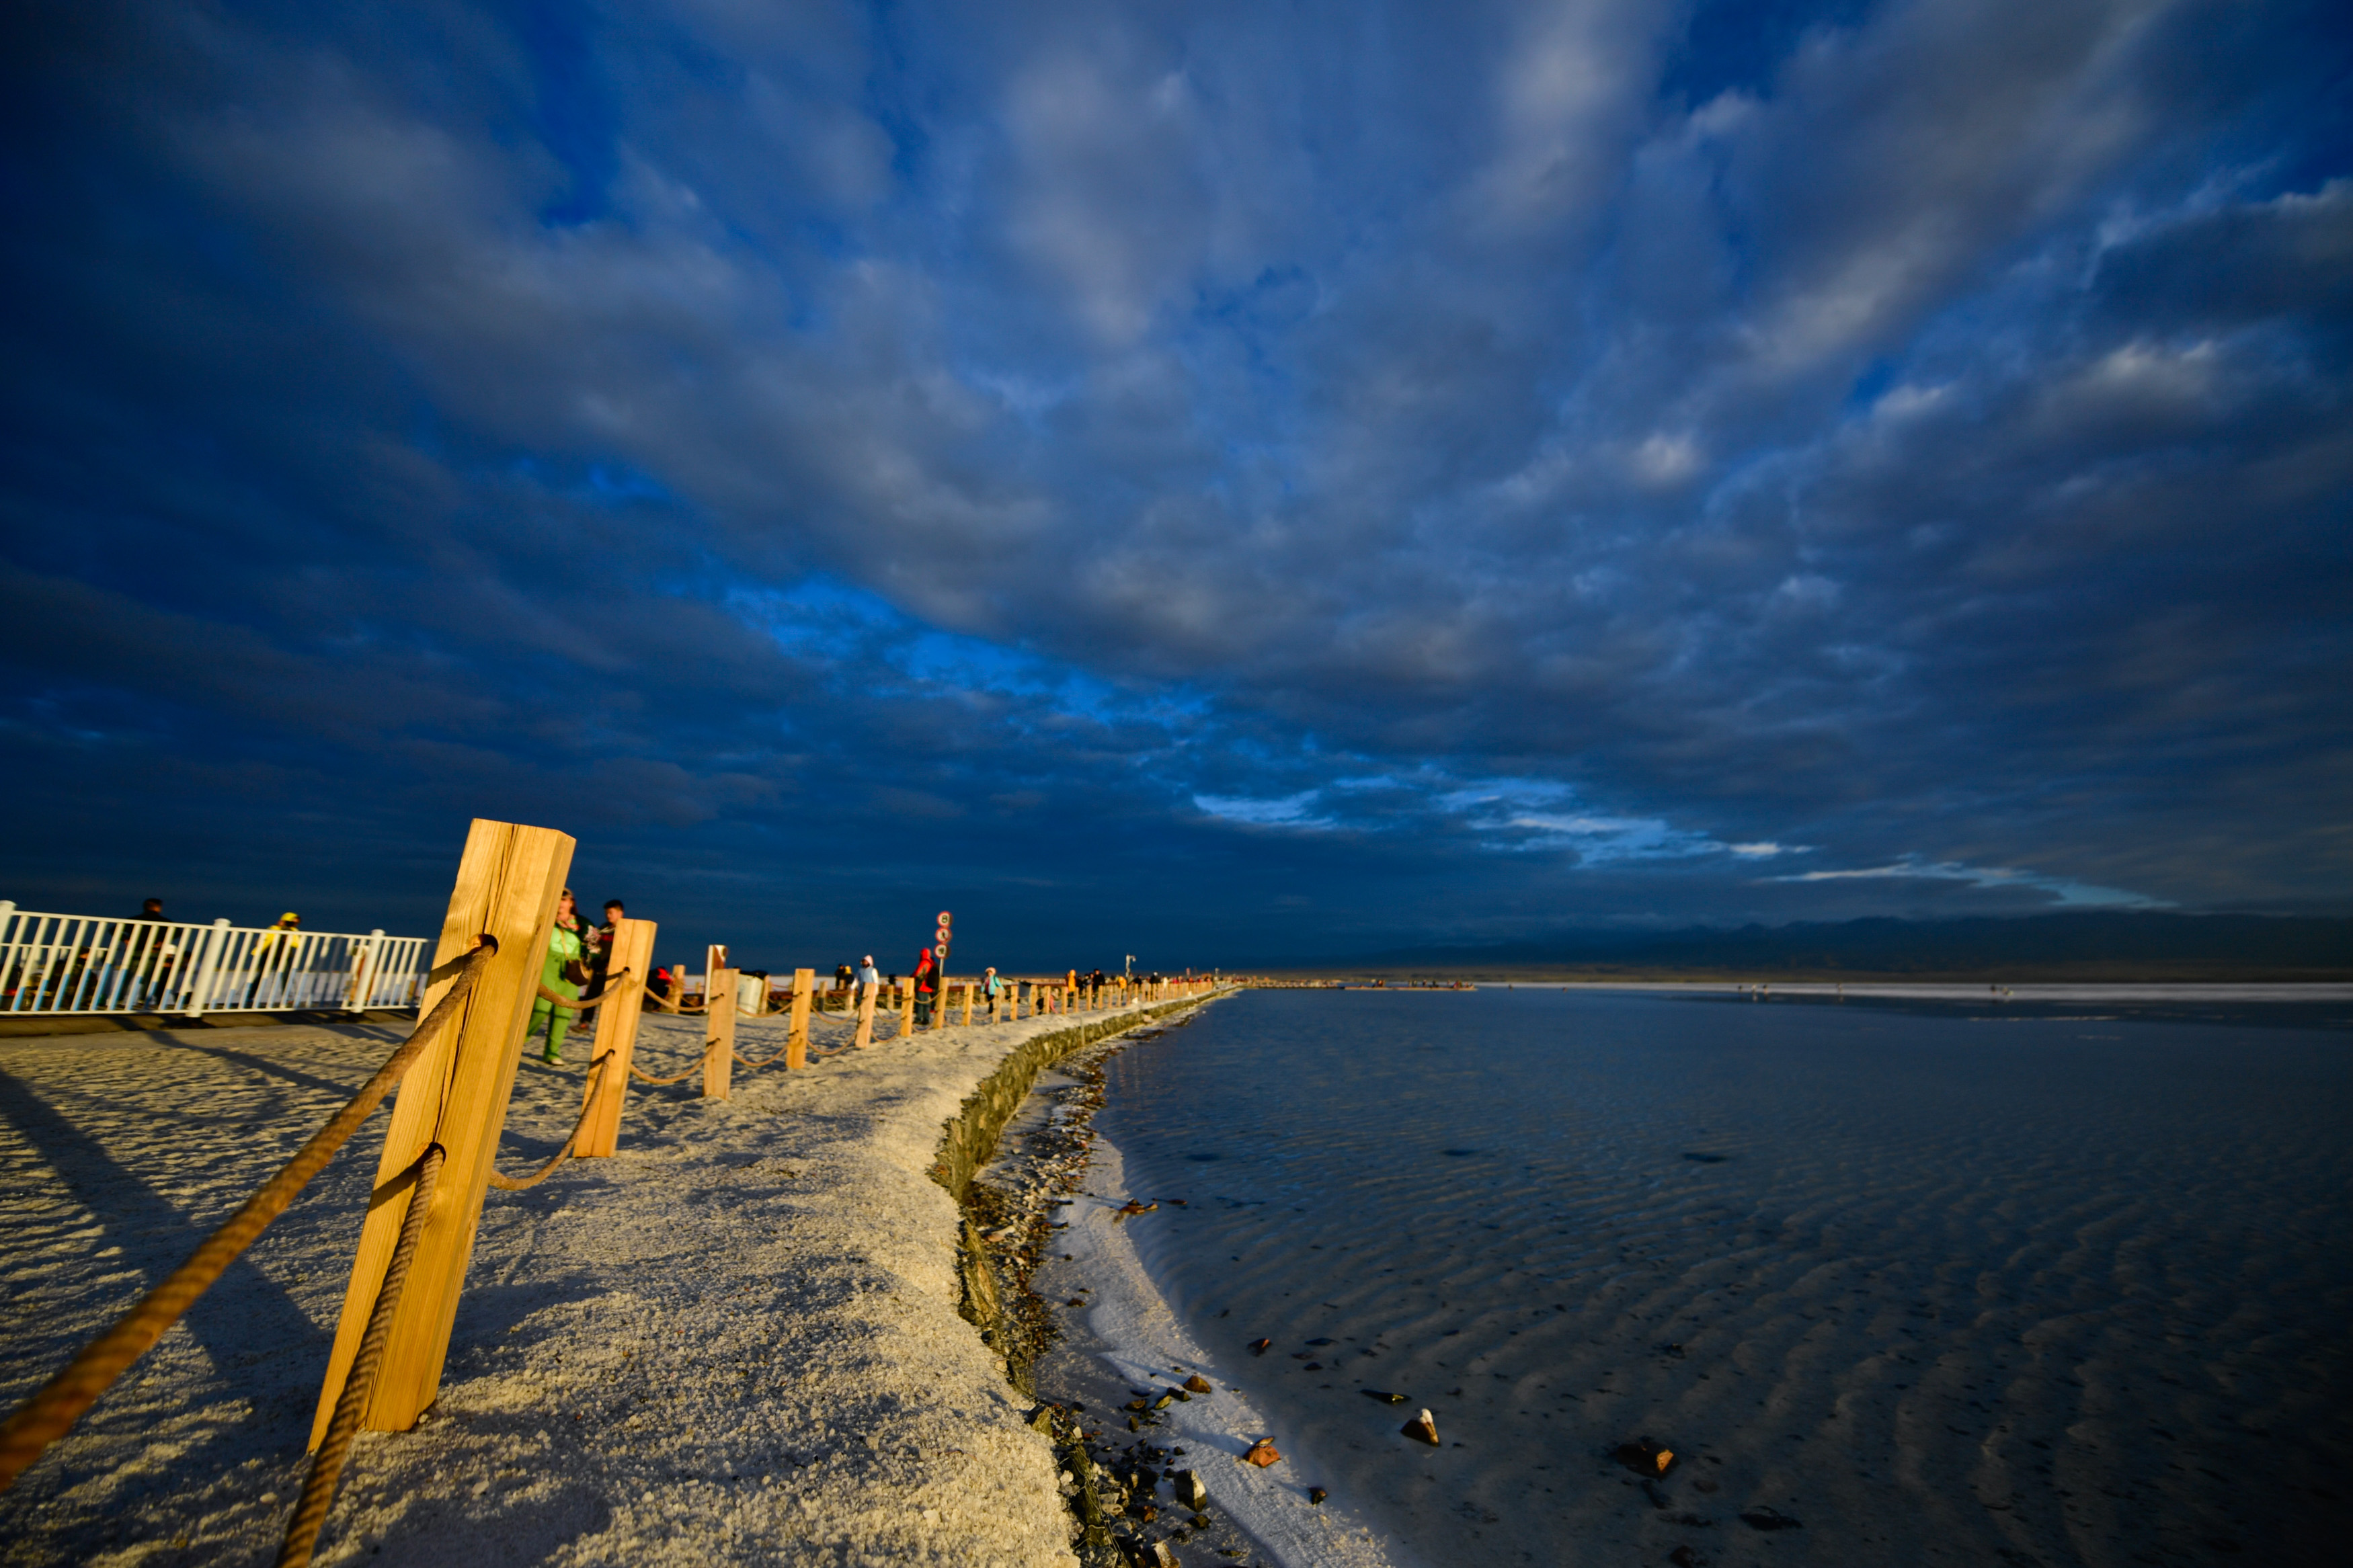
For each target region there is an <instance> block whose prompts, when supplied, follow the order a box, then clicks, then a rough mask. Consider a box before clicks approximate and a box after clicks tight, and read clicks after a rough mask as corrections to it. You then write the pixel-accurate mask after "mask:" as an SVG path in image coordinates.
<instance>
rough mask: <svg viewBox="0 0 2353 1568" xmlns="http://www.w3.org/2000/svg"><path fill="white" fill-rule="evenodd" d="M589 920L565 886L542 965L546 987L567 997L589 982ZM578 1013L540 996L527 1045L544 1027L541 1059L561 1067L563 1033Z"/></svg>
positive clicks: (577, 993) (533, 1007)
mask: <svg viewBox="0 0 2353 1568" xmlns="http://www.w3.org/2000/svg"><path fill="white" fill-rule="evenodd" d="M588 938H589V929H588V922H587V921H584V920H582V919H581V918H580V906H579V904H578V903H577V902H575V900H574V899H573V897H572V889H569V888H566V889H564V892H563V895H562V896H561V897H559V898H558V899H557V900H555V919H554V921H553V922H551V923H550V924H549V926H548V928H547V953H546V956H545V957H544V958H543V959H542V960H541V962H540V966H539V984H540V987H541V989H542V990H543V991H553V992H554V993H555V994H557V995H558V996H561V997H563V998H565V1000H567V1001H577V1000H578V999H579V996H580V988H581V987H582V986H583V985H585V984H587V983H588V966H587V962H586V960H587V953H588ZM509 1016H512V1014H510V1015H509ZM578 1016H580V1014H579V1011H578V1010H577V1009H576V1008H572V1007H566V1006H565V1005H563V1004H562V1003H559V1002H551V1001H549V1000H548V999H547V998H546V997H545V996H544V995H543V996H541V997H540V999H539V1000H538V1001H536V1002H533V1004H532V1005H531V1027H530V1028H528V1029H526V1030H524V1031H523V1044H524V1047H525V1048H529V1047H530V1044H531V1041H532V1039H533V1037H535V1036H537V1035H538V1033H539V1032H540V1030H541V1029H542V1028H543V1027H544V1028H545V1029H546V1030H547V1049H546V1051H545V1053H544V1054H543V1056H542V1057H541V1058H540V1059H541V1060H543V1061H544V1062H546V1063H547V1064H548V1065H549V1066H551V1067H562V1066H563V1065H564V1037H565V1034H566V1033H567V1032H569V1031H570V1029H571V1027H572V1024H573V1020H574V1019H575V1018H577V1017H578Z"/></svg>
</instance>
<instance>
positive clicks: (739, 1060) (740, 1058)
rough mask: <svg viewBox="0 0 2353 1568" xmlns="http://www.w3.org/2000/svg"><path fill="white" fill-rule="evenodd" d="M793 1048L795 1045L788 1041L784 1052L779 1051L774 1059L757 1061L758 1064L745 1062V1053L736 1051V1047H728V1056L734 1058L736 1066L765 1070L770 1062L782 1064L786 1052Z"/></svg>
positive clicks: (768, 1058) (767, 1058)
mask: <svg viewBox="0 0 2353 1568" xmlns="http://www.w3.org/2000/svg"><path fill="white" fill-rule="evenodd" d="M792 1048H793V1043H792V1042H791V1041H790V1040H786V1042H785V1049H784V1050H782V1051H778V1052H777V1053H776V1055H775V1056H773V1057H765V1058H762V1059H760V1060H759V1061H756V1062H752V1061H745V1060H744V1053H743V1052H741V1051H739V1050H737V1049H736V1048H735V1047H733V1046H730V1047H727V1054H728V1055H729V1056H731V1057H733V1058H735V1065H736V1066H738V1067H747V1068H764V1067H766V1066H767V1065H768V1064H769V1063H770V1062H780V1061H783V1060H784V1059H785V1052H786V1051H789V1050H791V1049H792Z"/></svg>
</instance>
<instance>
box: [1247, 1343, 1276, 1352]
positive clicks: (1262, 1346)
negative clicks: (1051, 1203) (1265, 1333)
mask: <svg viewBox="0 0 2353 1568" xmlns="http://www.w3.org/2000/svg"><path fill="white" fill-rule="evenodd" d="M1273 1343H1274V1342H1273V1341H1272V1340H1252V1341H1251V1342H1250V1354H1252V1355H1264V1354H1265V1353H1266V1352H1267V1351H1268V1350H1269V1348H1271V1346H1272V1345H1273Z"/></svg>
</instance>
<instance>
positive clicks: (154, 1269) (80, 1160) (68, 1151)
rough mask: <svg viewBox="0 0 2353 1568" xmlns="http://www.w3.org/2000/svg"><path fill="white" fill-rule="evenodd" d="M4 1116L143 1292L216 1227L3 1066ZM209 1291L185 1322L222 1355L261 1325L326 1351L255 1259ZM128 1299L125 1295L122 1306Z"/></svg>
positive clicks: (225, 1360) (0, 1106)
mask: <svg viewBox="0 0 2353 1568" xmlns="http://www.w3.org/2000/svg"><path fill="white" fill-rule="evenodd" d="M0 1116H5V1118H7V1120H8V1121H10V1122H11V1123H12V1124H13V1125H14V1126H15V1127H16V1131H18V1132H20V1133H22V1134H23V1135H24V1137H25V1141H26V1142H28V1143H30V1144H32V1146H33V1147H34V1149H35V1150H36V1151H37V1152H38V1153H39V1154H40V1156H41V1157H42V1158H43V1159H44V1160H46V1161H47V1163H48V1166H49V1169H50V1170H52V1171H54V1172H55V1173H57V1174H58V1177H59V1178H60V1179H61V1180H63V1181H64V1183H65V1184H66V1185H67V1186H69V1187H70V1188H71V1189H72V1190H73V1194H74V1197H75V1199H76V1201H78V1202H79V1203H80V1205H82V1207H83V1208H84V1209H86V1210H88V1211H89V1214H90V1221H91V1223H92V1224H94V1225H96V1226H99V1227H100V1232H101V1234H102V1235H103V1237H105V1239H106V1241H107V1242H109V1243H111V1244H112V1245H114V1246H116V1247H121V1249H122V1261H123V1264H124V1266H125V1267H127V1268H135V1269H137V1270H138V1271H139V1272H140V1273H141V1274H142V1275H143V1276H144V1280H143V1283H142V1287H141V1289H142V1292H143V1291H145V1290H150V1289H154V1287H155V1286H156V1285H157V1284H159V1283H161V1282H162V1280H163V1279H164V1276H165V1275H166V1274H169V1273H170V1272H171V1271H172V1270H173V1269H174V1268H178V1267H179V1266H180V1264H182V1263H183V1262H185V1261H186V1259H187V1257H188V1255H189V1254H190V1253H192V1252H194V1251H195V1249H196V1247H197V1246H198V1244H199V1243H201V1242H202V1241H203V1240H204V1239H205V1237H206V1236H207V1235H209V1234H211V1232H210V1228H209V1227H205V1228H199V1227H198V1226H196V1225H195V1222H193V1221H191V1220H190V1219H189V1218H188V1217H187V1216H186V1215H183V1214H182V1213H181V1212H180V1211H179V1210H178V1209H177V1208H176V1207H174V1205H172V1204H171V1203H170V1202H169V1201H168V1200H166V1199H165V1198H164V1197H162V1196H160V1195H159V1194H157V1193H156V1192H155V1191H154V1190H153V1188H151V1187H149V1186H148V1185H147V1184H146V1183H144V1182H142V1181H141V1180H140V1179H139V1177H138V1176H136V1175H134V1174H133V1173H131V1172H130V1171H128V1170H125V1169H124V1168H123V1167H122V1166H121V1165H119V1164H117V1163H115V1161H114V1158H113V1156H112V1155H111V1154H109V1153H108V1152H106V1151H105V1149H103V1148H102V1147H100V1145H99V1144H98V1142H96V1141H95V1140H93V1139H91V1138H90V1137H89V1136H87V1135H86V1134H84V1133H83V1132H81V1131H79V1129H77V1128H76V1127H75V1126H74V1125H73V1124H72V1123H71V1122H69V1121H67V1120H66V1119H65V1118H64V1117H62V1116H60V1115H58V1113H57V1112H56V1111H55V1110H51V1109H50V1108H49V1106H48V1103H47V1101H46V1100H42V1099H41V1098H40V1096H39V1095H37V1094H36V1093H34V1092H33V1091H32V1089H29V1088H28V1087H26V1085H25V1084H23V1083H21V1082H19V1081H18V1080H17V1079H14V1078H12V1077H10V1076H8V1075H7V1074H5V1073H0ZM224 1217H226V1216H224ZM90 1250H92V1251H93V1252H94V1251H97V1250H98V1248H96V1247H92V1248H91V1249H90ZM206 1300H208V1301H210V1302H213V1303H215V1310H213V1311H211V1312H201V1313H200V1312H193V1311H192V1312H191V1313H190V1314H189V1315H188V1316H187V1317H185V1318H183V1319H182V1320H181V1323H182V1324H183V1325H184V1326H185V1328H186V1329H187V1331H189V1332H190V1333H191V1334H193V1335H195V1338H196V1341H197V1342H198V1343H200V1344H202V1345H203V1346H204V1347H205V1349H206V1352H207V1353H208V1354H210V1355H211V1356H212V1358H213V1360H214V1361H215V1362H216V1363H220V1364H223V1365H227V1364H230V1363H231V1358H232V1357H233V1356H234V1354H235V1353H236V1351H237V1346H238V1345H240V1344H245V1343H250V1342H252V1339H253V1338H254V1336H255V1334H256V1332H257V1331H258V1332H259V1334H260V1335H262V1336H265V1337H266V1338H267V1339H268V1340H269V1342H271V1343H274V1344H280V1345H287V1346H293V1347H302V1348H315V1349H316V1350H317V1351H318V1352H319V1353H320V1354H321V1355H322V1356H323V1355H325V1353H326V1349H327V1347H326V1345H325V1344H324V1343H321V1344H318V1345H316V1346H311V1341H312V1340H314V1339H317V1338H318V1337H319V1336H318V1334H317V1332H316V1331H315V1330H314V1328H313V1327H312V1325H311V1320H310V1318H309V1316H308V1315H306V1314H305V1313H304V1312H303V1311H302V1310H301V1308H299V1307H297V1306H296V1305H295V1304H294V1302H293V1300H291V1299H290V1297H289V1296H288V1295H287V1294H286V1292H285V1290H284V1289H281V1288H280V1286H279V1285H278V1284H276V1283H275V1282H274V1281H272V1280H271V1279H269V1277H268V1276H267V1275H265V1274H263V1273H262V1272H261V1271H260V1270H259V1269H258V1268H254V1267H253V1265H252V1264H251V1263H249V1262H247V1261H245V1260H243V1259H240V1260H238V1261H237V1262H236V1263H232V1264H231V1265H229V1267H228V1270H227V1273H225V1274H223V1275H222V1276H221V1278H220V1282H219V1283H218V1284H216V1285H215V1286H214V1287H213V1288H212V1289H211V1290H210V1291H208V1292H207V1293H206ZM226 1302H234V1303H235V1311H236V1314H237V1318H238V1319H239V1320H241V1321H240V1323H239V1327H238V1330H237V1334H236V1335H235V1337H234V1338H233V1339H222V1338H220V1337H219V1336H218V1334H217V1332H216V1330H217V1326H218V1325H219V1324H220V1322H221V1321H223V1318H224V1314H223V1313H222V1312H221V1311H220V1310H219V1308H220V1304H222V1303H226ZM129 1305H130V1302H129V1301H128V1300H126V1301H125V1302H124V1306H125V1307H126V1308H127V1307H128V1306H129Z"/></svg>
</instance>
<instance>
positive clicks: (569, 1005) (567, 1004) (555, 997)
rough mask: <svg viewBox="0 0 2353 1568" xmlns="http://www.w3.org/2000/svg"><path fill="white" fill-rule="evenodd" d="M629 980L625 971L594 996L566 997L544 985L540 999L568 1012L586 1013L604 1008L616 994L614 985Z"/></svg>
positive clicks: (540, 989)
mask: <svg viewBox="0 0 2353 1568" xmlns="http://www.w3.org/2000/svg"><path fill="white" fill-rule="evenodd" d="M628 978H629V972H628V970H626V969H624V970H623V971H621V973H618V974H617V975H615V976H614V977H613V979H612V980H608V981H607V982H606V983H605V989H604V990H602V991H600V992H598V993H597V994H596V995H594V996H566V995H564V994H562V993H560V992H555V991H550V990H549V989H548V988H547V987H546V986H544V985H542V986H541V987H540V988H539V999H540V1000H541V1001H543V1002H553V1003H554V1004H555V1005H557V1006H559V1007H561V1008H563V1009H565V1011H566V1012H570V1013H586V1011H588V1009H590V1008H591V1007H602V1006H603V1005H605V999H606V998H607V997H608V996H610V995H612V994H614V993H613V985H614V982H615V981H621V980H627V979H628Z"/></svg>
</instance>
